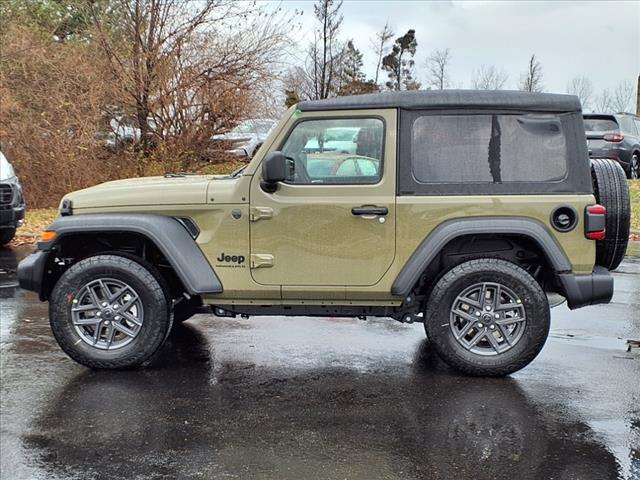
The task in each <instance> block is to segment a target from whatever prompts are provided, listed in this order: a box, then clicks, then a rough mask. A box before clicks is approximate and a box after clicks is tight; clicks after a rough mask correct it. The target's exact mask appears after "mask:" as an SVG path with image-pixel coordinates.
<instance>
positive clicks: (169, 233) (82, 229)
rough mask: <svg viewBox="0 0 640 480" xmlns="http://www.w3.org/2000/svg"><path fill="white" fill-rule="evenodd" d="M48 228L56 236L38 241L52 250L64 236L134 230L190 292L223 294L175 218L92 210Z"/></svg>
mask: <svg viewBox="0 0 640 480" xmlns="http://www.w3.org/2000/svg"><path fill="white" fill-rule="evenodd" d="M48 230H55V231H56V232H57V236H56V238H55V239H54V240H52V241H50V242H39V243H38V249H39V250H45V251H46V250H50V249H51V248H52V247H54V246H55V244H56V243H57V242H59V241H60V240H61V239H63V238H64V237H65V236H69V235H72V234H78V233H81V234H85V233H95V234H98V235H99V234H101V233H118V232H131V233H137V234H140V235H143V236H145V237H146V238H148V239H149V240H150V241H152V242H153V243H154V244H155V245H156V246H157V247H158V249H159V250H160V251H161V252H162V254H163V255H164V256H165V257H166V259H167V260H168V261H169V263H170V264H171V266H172V267H173V269H174V270H175V272H176V275H177V276H178V278H179V279H180V280H181V281H182V284H183V285H184V288H185V290H186V291H187V293H189V294H192V295H199V294H203V293H221V292H222V291H223V288H222V284H221V283H220V280H219V279H218V276H217V275H216V273H215V271H214V270H213V267H211V265H210V264H209V261H208V260H207V257H206V256H205V255H204V253H202V250H200V247H199V246H198V244H197V243H196V241H195V240H194V239H193V237H191V235H190V234H189V232H188V231H187V229H186V228H185V227H184V226H183V225H182V224H181V223H180V222H179V221H178V220H176V219H175V218H173V217H168V216H164V215H156V214H146V213H122V214H117V213H92V214H85V215H73V216H67V217H60V218H58V219H57V220H56V221H55V222H54V223H53V224H52V225H51V226H50V227H49V228H48Z"/></svg>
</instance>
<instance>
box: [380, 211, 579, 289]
mask: <svg viewBox="0 0 640 480" xmlns="http://www.w3.org/2000/svg"><path fill="white" fill-rule="evenodd" d="M474 234H496V235H499V234H513V235H520V236H523V237H527V238H530V239H532V240H534V241H535V242H536V243H537V244H538V245H539V246H540V248H541V249H542V251H543V252H544V253H545V255H546V257H547V259H548V260H549V263H550V264H551V266H552V267H553V269H554V271H555V272H556V273H563V272H570V271H571V263H570V262H569V259H568V258H567V256H566V255H565V253H564V252H563V250H562V248H561V247H560V245H558V242H556V240H555V239H554V237H553V235H551V233H549V230H547V228H546V227H545V226H544V225H543V224H542V223H541V222H539V221H537V220H534V219H530V218H520V217H476V218H460V219H452V220H447V221H446V222H443V223H441V224H440V225H438V226H437V227H436V228H435V229H434V230H433V231H432V232H431V233H430V234H429V235H428V236H427V238H425V239H424V240H423V241H422V242H421V243H420V245H419V246H418V248H416V250H415V251H414V252H413V254H411V256H410V257H409V260H408V261H407V262H406V263H405V265H404V267H402V270H401V271H400V273H399V274H398V276H397V277H396V279H395V281H394V282H393V285H392V286H391V294H392V295H397V296H401V297H406V296H407V295H408V294H409V293H411V290H412V289H413V287H414V285H416V283H417V282H418V280H419V279H420V276H421V275H422V273H423V272H424V271H425V269H426V268H427V267H428V266H429V264H430V263H431V261H432V260H433V259H434V258H435V257H436V256H437V255H438V254H439V253H440V251H441V250H442V249H443V248H444V246H445V245H446V244H447V243H449V242H450V241H451V240H453V239H455V238H456V237H460V236H463V235H474Z"/></svg>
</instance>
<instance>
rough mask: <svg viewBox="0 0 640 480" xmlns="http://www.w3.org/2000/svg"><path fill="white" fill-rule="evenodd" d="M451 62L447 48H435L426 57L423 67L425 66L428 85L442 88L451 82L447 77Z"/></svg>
mask: <svg viewBox="0 0 640 480" xmlns="http://www.w3.org/2000/svg"><path fill="white" fill-rule="evenodd" d="M450 63H451V51H450V50H449V49H448V48H445V49H444V50H436V51H435V52H433V53H432V54H431V55H429V56H428V57H427V60H426V62H425V67H426V68H427V80H428V85H430V86H433V87H434V88H437V89H438V90H444V89H445V88H448V87H449V85H450V82H451V79H450V78H449V66H450Z"/></svg>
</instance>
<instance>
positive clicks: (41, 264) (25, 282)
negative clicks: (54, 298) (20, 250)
mask: <svg viewBox="0 0 640 480" xmlns="http://www.w3.org/2000/svg"><path fill="white" fill-rule="evenodd" d="M48 253H49V252H42V251H38V252H35V253H32V254H31V255H29V256H28V257H27V258H25V259H24V260H22V261H21V262H20V263H19V264H18V272H17V273H18V283H19V285H20V288H24V289H25V290H31V291H32V292H36V293H37V294H38V296H39V297H40V300H46V298H44V288H43V286H44V285H43V282H44V279H45V275H44V271H45V268H46V264H47V257H48Z"/></svg>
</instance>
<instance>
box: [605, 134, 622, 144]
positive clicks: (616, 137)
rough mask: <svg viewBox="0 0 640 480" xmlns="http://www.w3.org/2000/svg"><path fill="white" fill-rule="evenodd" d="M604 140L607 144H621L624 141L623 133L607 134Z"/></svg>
mask: <svg viewBox="0 0 640 480" xmlns="http://www.w3.org/2000/svg"><path fill="white" fill-rule="evenodd" d="M604 139H605V140H606V141H607V142H614V143H619V142H621V141H623V140H624V135H623V134H621V133H605V134H604Z"/></svg>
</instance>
